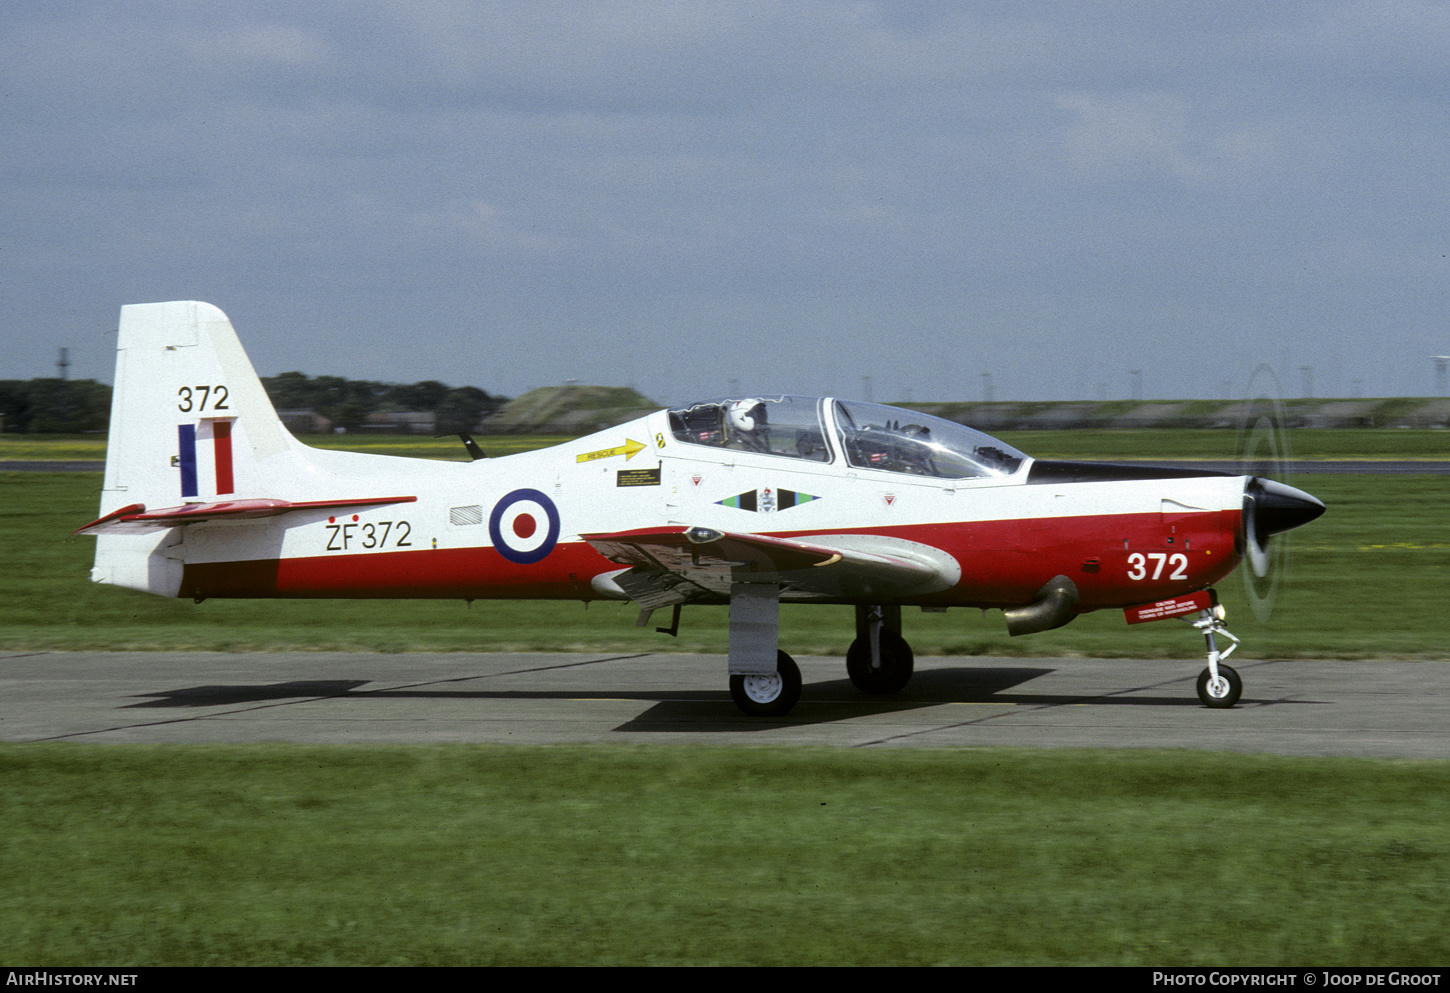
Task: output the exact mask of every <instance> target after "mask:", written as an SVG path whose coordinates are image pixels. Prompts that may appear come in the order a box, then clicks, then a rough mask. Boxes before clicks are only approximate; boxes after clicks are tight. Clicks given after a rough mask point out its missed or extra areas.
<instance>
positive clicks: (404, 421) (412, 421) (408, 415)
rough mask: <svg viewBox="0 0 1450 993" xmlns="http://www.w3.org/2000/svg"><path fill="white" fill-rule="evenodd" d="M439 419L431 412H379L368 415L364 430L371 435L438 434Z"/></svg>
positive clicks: (363, 425)
mask: <svg viewBox="0 0 1450 993" xmlns="http://www.w3.org/2000/svg"><path fill="white" fill-rule="evenodd" d="M437 424H438V418H437V417H435V416H434V415H433V412H432V411H431V410H379V411H375V412H373V413H371V414H369V415H368V417H367V420H366V421H364V422H363V424H362V430H363V431H367V432H369V433H371V434H426V435H432V434H435V433H436V429H437Z"/></svg>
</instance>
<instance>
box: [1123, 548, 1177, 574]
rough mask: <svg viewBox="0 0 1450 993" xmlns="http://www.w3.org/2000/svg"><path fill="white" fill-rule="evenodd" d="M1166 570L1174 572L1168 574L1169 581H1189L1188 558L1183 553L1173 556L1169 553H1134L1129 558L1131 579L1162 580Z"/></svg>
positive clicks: (1175, 553)
mask: <svg viewBox="0 0 1450 993" xmlns="http://www.w3.org/2000/svg"><path fill="white" fill-rule="evenodd" d="M1164 569H1171V570H1173V571H1172V572H1170V573H1169V574H1168V578H1169V579H1187V578H1188V556H1187V555H1184V554H1183V553H1182V552H1174V553H1173V554H1172V555H1169V554H1168V553H1167V552H1149V553H1148V554H1146V555H1144V554H1143V553H1142V552H1134V553H1133V554H1132V555H1129V556H1128V578H1129V579H1162V578H1163V570H1164Z"/></svg>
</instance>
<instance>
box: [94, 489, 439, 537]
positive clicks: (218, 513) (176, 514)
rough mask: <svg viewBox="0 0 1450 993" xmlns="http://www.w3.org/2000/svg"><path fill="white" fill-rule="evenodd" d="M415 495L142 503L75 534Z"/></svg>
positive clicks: (327, 507)
mask: <svg viewBox="0 0 1450 993" xmlns="http://www.w3.org/2000/svg"><path fill="white" fill-rule="evenodd" d="M417 499H418V498H417V497H415V496H396V497H362V498H360V499H356V500H304V501H295V502H294V501H291V500H272V499H261V500H220V501H217V502H215V503H187V504H182V505H181V506H180V507H164V508H162V509H160V510H149V511H148V510H147V509H146V505H145V504H142V503H133V504H131V505H130V506H128V507H122V508H120V509H119V510H113V511H111V512H110V513H109V514H107V515H106V516H105V517H102V518H100V519H99V520H95V521H91V523H89V524H87V525H86V526H85V527H80V528H76V529H75V531H73V532H71V533H72V534H141V533H144V532H146V531H154V530H156V529H158V528H174V527H180V526H182V525H185V524H201V523H204V522H206V521H245V520H253V519H255V518H259V517H278V516H281V515H282V514H291V513H295V512H297V511H299V510H342V509H344V508H349V507H377V506H381V505H384V504H391V503H413V502H415V501H416V500H417Z"/></svg>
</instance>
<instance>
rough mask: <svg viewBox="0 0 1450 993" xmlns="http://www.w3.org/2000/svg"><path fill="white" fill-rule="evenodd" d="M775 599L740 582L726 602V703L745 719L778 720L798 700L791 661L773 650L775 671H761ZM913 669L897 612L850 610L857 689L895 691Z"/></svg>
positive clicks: (849, 667) (797, 674)
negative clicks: (728, 627)
mask: <svg viewBox="0 0 1450 993" xmlns="http://www.w3.org/2000/svg"><path fill="white" fill-rule="evenodd" d="M777 597H778V593H777V592H776V591H774V590H773V589H771V588H769V587H763V586H754V585H752V584H744V583H740V584H738V585H737V586H736V588H735V590H734V596H733V598H732V600H731V605H730V610H731V615H730V618H731V620H730V623H731V659H730V662H731V670H732V671H731V673H730V698H731V699H732V700H734V701H735V706H737V707H739V708H740V710H741V712H743V713H745V714H747V715H749V716H751V717H783V716H785V715H786V714H788V713H790V711H791V708H793V707H794V706H795V705H796V704H797V703H798V702H799V701H800V698H801V671H800V667H799V666H797V665H796V663H795V659H793V658H791V657H790V656H789V655H787V654H786V653H785V652H783V651H781V650H780V649H779V648H774V651H775V671H774V672H770V671H766V670H767V669H768V667H769V665H770V663H769V658H770V656H769V654H767V650H768V646H773V640H774V638H775V637H776V634H777V630H778V629H777V627H776V624H775V623H774V621H775V610H776V603H777ZM662 630H663V629H662ZM767 638H768V639H770V641H767V640H766V639H767ZM915 664H916V661H915V657H914V656H913V655H912V651H911V646H910V645H908V644H907V643H906V640H905V639H904V638H902V637H901V608H900V607H897V606H858V607H857V608H856V640H855V641H853V642H851V647H850V649H849V650H848V651H847V652H846V674H847V675H849V676H850V677H851V682H852V683H853V684H854V685H855V686H856V688H857V689H859V690H860V691H861V692H863V693H869V694H870V695H872V696H886V695H889V694H891V693H896V692H899V691H900V690H902V689H903V688H905V686H906V684H907V683H908V682H910V681H911V674H912V670H913V669H914V668H915Z"/></svg>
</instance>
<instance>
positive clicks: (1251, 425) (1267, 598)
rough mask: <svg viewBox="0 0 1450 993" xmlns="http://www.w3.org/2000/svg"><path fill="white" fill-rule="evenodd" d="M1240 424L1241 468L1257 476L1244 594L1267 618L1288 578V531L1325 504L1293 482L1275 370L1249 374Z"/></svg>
mask: <svg viewBox="0 0 1450 993" xmlns="http://www.w3.org/2000/svg"><path fill="white" fill-rule="evenodd" d="M1243 410H1244V415H1243V417H1242V419H1241V420H1240V423H1239V433H1238V444H1237V446H1236V447H1237V448H1238V451H1239V471H1240V472H1241V473H1242V474H1243V475H1245V476H1252V477H1254V479H1253V481H1252V482H1251V483H1249V485H1248V486H1247V487H1246V488H1245V491H1244V567H1243V568H1242V569H1241V570H1240V571H1241V572H1242V573H1243V577H1244V593H1245V595H1246V596H1247V598H1248V601H1249V606H1250V608H1251V609H1252V610H1253V612H1254V616H1255V617H1257V618H1258V619H1259V620H1260V621H1262V622H1267V621H1268V620H1269V618H1270V617H1271V616H1272V615H1273V612H1274V603H1275V601H1276V600H1277V598H1278V595H1279V590H1280V587H1281V586H1282V585H1283V584H1285V583H1286V582H1287V581H1288V578H1289V538H1288V536H1287V535H1285V536H1284V537H1281V538H1278V539H1277V540H1275V537H1274V536H1275V535H1280V534H1283V533H1284V532H1286V531H1290V530H1292V529H1294V528H1297V527H1299V526H1300V525H1302V524H1308V523H1309V522H1310V521H1312V520H1314V519H1315V518H1317V517H1318V516H1319V515H1320V514H1322V513H1324V504H1323V503H1321V502H1320V501H1319V500H1318V499H1316V498H1315V497H1313V496H1311V495H1309V494H1308V493H1305V492H1304V491H1303V490H1300V489H1296V488H1295V487H1293V486H1291V485H1289V483H1288V482H1286V480H1287V479H1288V478H1289V477H1290V476H1291V474H1292V463H1291V461H1290V455H1289V435H1288V432H1287V431H1286V430H1285V428H1284V423H1285V418H1284V405H1283V403H1282V402H1281V401H1280V399H1279V384H1278V380H1277V379H1276V378H1275V376H1274V373H1273V370H1272V369H1270V368H1269V367H1268V366H1267V365H1261V366H1259V367H1258V368H1257V369H1255V370H1254V373H1253V375H1252V376H1251V377H1249V388H1248V390H1247V391H1246V393H1245V399H1244V403H1243Z"/></svg>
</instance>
